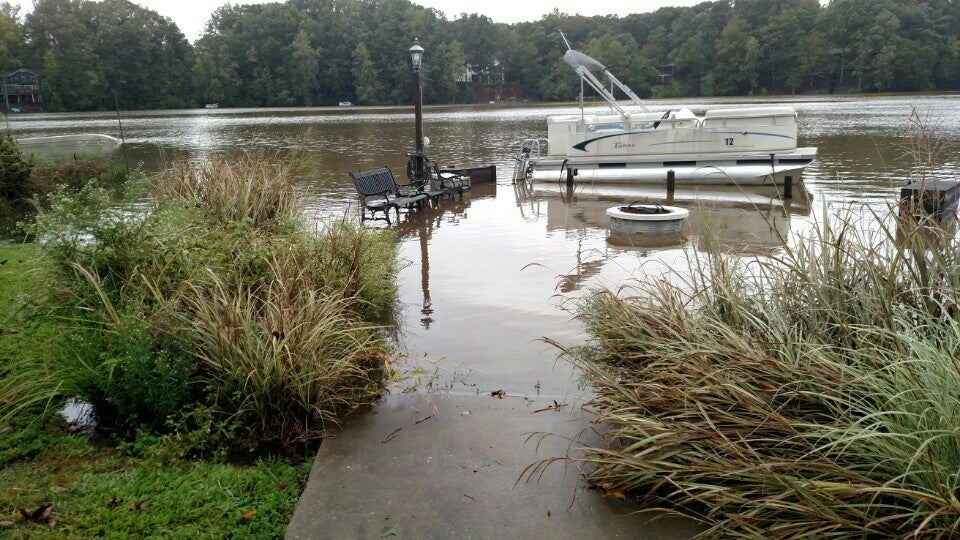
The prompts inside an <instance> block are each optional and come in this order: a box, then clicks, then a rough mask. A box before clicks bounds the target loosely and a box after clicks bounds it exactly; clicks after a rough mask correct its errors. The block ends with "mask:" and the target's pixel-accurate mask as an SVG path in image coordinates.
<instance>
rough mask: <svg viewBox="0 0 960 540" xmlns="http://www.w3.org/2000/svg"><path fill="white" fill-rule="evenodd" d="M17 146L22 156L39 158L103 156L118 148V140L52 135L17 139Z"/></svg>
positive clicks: (92, 135) (88, 136)
mask: <svg viewBox="0 0 960 540" xmlns="http://www.w3.org/2000/svg"><path fill="white" fill-rule="evenodd" d="M17 146H19V147H20V152H21V153H23V154H24V155H31V154H34V155H39V156H69V155H82V156H103V155H108V154H112V153H113V152H116V151H117V149H118V148H120V139H118V138H116V137H111V136H110V135H102V134H99V133H80V134H77V135H53V136H49V137H26V138H22V139H17Z"/></svg>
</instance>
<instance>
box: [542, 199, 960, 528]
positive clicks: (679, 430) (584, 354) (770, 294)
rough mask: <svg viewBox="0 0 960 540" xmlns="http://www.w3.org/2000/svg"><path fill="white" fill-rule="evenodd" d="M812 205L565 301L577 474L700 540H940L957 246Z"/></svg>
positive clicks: (931, 234)
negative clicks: (803, 221)
mask: <svg viewBox="0 0 960 540" xmlns="http://www.w3.org/2000/svg"><path fill="white" fill-rule="evenodd" d="M824 214H825V215H824V217H823V219H821V220H820V221H819V225H817V226H816V227H815V228H814V231H813V232H812V233H811V234H810V235H809V236H808V237H806V238H805V239H801V240H800V241H798V242H797V243H795V244H791V243H787V242H785V243H784V244H783V246H782V249H781V250H780V252H779V254H777V255H774V256H771V257H758V258H754V259H731V258H725V257H724V256H723V255H722V254H720V253H718V252H711V253H708V254H707V255H704V256H699V257H698V258H697V260H696V261H695V264H693V265H691V266H692V267H693V268H694V271H693V275H692V277H689V278H679V277H677V276H674V279H673V280H672V281H669V280H656V281H645V282H642V283H641V284H640V285H639V286H638V288H637V289H636V290H634V291H632V292H627V291H625V290H624V291H620V292H619V293H614V292H610V291H606V292H600V293H597V294H596V295H594V296H592V297H591V298H590V299H589V300H588V301H586V302H584V303H583V305H582V306H581V310H580V312H579V317H580V318H581V319H582V320H583V321H584V322H585V323H586V324H587V327H588V329H589V332H590V334H591V335H592V341H591V342H590V343H589V344H588V345H587V346H584V347H581V348H578V349H572V350H569V351H566V352H567V354H568V356H569V358H570V359H571V360H572V361H573V362H574V363H575V364H576V365H578V366H580V368H582V370H583V373H584V374H585V375H586V378H587V380H588V381H589V382H590V384H591V385H592V387H593V390H594V392H595V398H593V400H592V401H591V402H590V406H591V407H592V408H593V409H594V410H595V411H596V412H597V414H598V417H597V422H598V423H599V424H603V425H606V426H609V429H608V430H607V431H605V432H604V435H603V438H604V441H605V443H604V445H603V446H602V447H599V448H589V449H587V450H586V453H585V455H584V456H583V457H582V458H578V459H582V461H584V462H585V463H587V464H589V465H590V467H589V469H590V472H589V479H590V481H591V482H593V483H595V484H596V485H598V486H601V487H603V488H604V489H606V490H610V491H614V492H632V493H635V494H637V495H638V496H640V497H641V498H642V499H643V500H644V501H645V502H646V503H648V504H652V505H665V506H668V507H670V508H673V509H675V510H677V511H679V512H681V513H683V514H686V515H689V516H692V517H695V518H697V519H699V520H701V521H702V522H703V523H705V524H706V526H707V527H708V528H707V530H706V532H705V533H704V536H720V537H778V538H831V537H832V538H839V537H872V536H900V537H906V536H909V537H913V536H929V537H955V536H957V535H958V534H960V495H958V494H960V491H958V488H960V390H958V389H960V321H958V311H957V309H958V305H960V304H958V302H960V245H958V241H957V239H956V237H955V236H954V235H952V234H943V232H942V231H939V232H938V230H937V229H936V228H933V229H930V228H927V227H925V226H924V224H923V223H920V224H917V223H915V222H913V221H911V220H910V219H899V220H893V219H891V218H890V217H889V216H886V215H873V216H872V217H871V218H870V219H868V221H872V225H870V226H868V227H862V226H861V225H862V223H855V221H854V216H853V214H850V213H846V214H843V215H840V216H836V215H827V212H826V210H825V212H824ZM898 228H899V230H897V229H898ZM547 464H549V461H546V462H542V463H540V464H539V465H538V466H540V467H542V466H546V465H547Z"/></svg>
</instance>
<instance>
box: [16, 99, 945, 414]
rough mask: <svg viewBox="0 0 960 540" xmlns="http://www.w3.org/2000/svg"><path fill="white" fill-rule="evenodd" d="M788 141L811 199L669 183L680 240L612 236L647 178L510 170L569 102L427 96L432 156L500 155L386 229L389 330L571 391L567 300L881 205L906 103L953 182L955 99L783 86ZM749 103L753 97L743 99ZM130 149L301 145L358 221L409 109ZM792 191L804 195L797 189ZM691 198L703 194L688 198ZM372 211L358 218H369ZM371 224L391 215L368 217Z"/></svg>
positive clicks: (285, 122)
mask: <svg viewBox="0 0 960 540" xmlns="http://www.w3.org/2000/svg"><path fill="white" fill-rule="evenodd" d="M766 101H767V102H769V103H771V104H773V103H780V102H784V101H787V102H789V103H790V104H791V105H793V106H794V107H795V108H796V109H797V111H798V112H799V116H800V146H816V147H818V148H819V154H818V157H817V160H816V161H815V162H814V163H813V164H812V165H811V166H809V167H808V168H807V170H806V172H805V173H804V177H803V181H804V184H805V191H806V196H805V197H804V196H800V197H797V198H796V199H795V200H794V201H793V202H786V203H782V202H781V201H779V200H778V199H777V196H776V193H772V192H771V193H764V192H757V191H750V192H742V191H737V190H735V189H731V190H724V191H720V190H716V189H713V190H711V191H709V192H700V193H690V192H686V193H684V192H680V191H678V193H677V199H676V201H677V202H676V203H675V204H676V205H677V206H683V207H685V208H688V209H690V210H691V220H690V221H691V223H692V224H694V225H691V226H690V227H688V230H687V234H686V235H685V236H684V238H683V239H682V240H680V241H677V242H673V243H668V244H666V245H664V244H663V243H652V244H651V245H632V246H631V245H629V244H624V243H623V242H616V241H611V240H608V238H607V236H608V231H607V229H608V222H607V218H606V216H605V214H604V211H605V209H606V208H607V207H609V206H614V205H615V204H616V202H612V201H619V200H622V201H627V202H630V201H634V200H641V199H649V200H656V199H658V198H662V196H663V194H662V193H659V191H658V190H657V189H646V190H643V191H641V190H634V191H630V192H626V193H624V192H623V191H624V190H622V189H621V190H619V192H617V191H614V190H596V189H587V188H578V189H576V190H574V191H573V192H567V191H566V190H565V189H564V188H562V187H561V186H559V185H552V184H551V185H538V186H537V187H536V189H534V190H528V189H524V188H523V187H522V186H515V185H513V184H512V182H511V178H510V177H511V174H512V171H513V156H514V155H515V154H516V152H517V149H518V145H519V143H520V141H521V140H522V139H523V138H526V137H530V136H538V137H543V136H545V135H546V117H547V116H548V115H552V114H558V113H564V112H566V113H573V112H576V111H577V109H576V108H575V107H572V106H541V105H529V106H526V105H524V106H494V105H489V106H464V107H428V108H426V109H425V118H424V126H425V127H424V131H425V134H426V135H427V136H428V137H429V138H430V140H431V141H432V144H431V146H430V147H429V148H428V154H429V155H430V156H431V157H432V158H434V159H436V160H438V161H439V162H440V163H441V164H447V163H450V164H452V163H490V164H495V165H497V169H498V180H497V183H496V185H492V184H491V185H477V186H475V187H474V189H473V190H472V192H470V193H469V194H468V195H466V196H465V197H464V199H463V200H462V201H457V202H445V203H443V204H442V205H441V206H440V208H438V209H431V210H428V211H425V212H422V213H412V214H410V215H407V216H404V218H403V219H402V220H401V223H399V224H396V225H394V227H395V228H396V230H397V232H398V234H399V236H400V240H401V244H400V259H401V270H400V272H399V284H400V301H401V303H402V307H401V310H400V332H399V335H400V341H401V346H402V348H403V350H404V352H405V353H406V354H407V355H409V356H410V357H411V358H413V359H416V360H415V361H416V363H418V364H420V365H423V366H425V367H427V368H432V367H433V366H437V367H439V368H440V369H441V371H442V373H443V376H442V377H441V381H446V382H449V381H451V380H453V381H457V382H455V383H454V384H453V388H452V391H454V392H466V393H471V394H472V393H475V392H491V391H495V390H498V389H503V390H504V391H506V392H509V393H527V394H533V393H536V392H538V391H539V392H540V393H543V394H546V395H566V394H569V393H575V392H576V389H577V384H578V383H577V381H576V380H575V378H574V375H573V373H572V371H571V370H570V368H569V367H568V366H566V365H564V364H563V363H558V362H557V360H556V358H557V352H558V351H557V350H556V349H554V348H553V347H551V346H549V345H547V344H546V343H544V342H543V341H542V340H541V338H543V337H548V338H550V339H554V340H557V341H559V342H561V343H564V344H572V343H578V342H582V341H583V339H584V338H585V336H584V333H583V328H582V326H581V325H580V324H579V323H578V322H577V321H575V320H573V319H572V315H571V313H570V312H569V310H568V308H569V307H571V306H572V302H573V300H574V299H576V298H577V297H578V296H580V295H582V294H584V293H585V292H588V291H589V290H591V289H593V288H596V287H612V288H616V287H619V286H621V285H622V284H624V283H628V282H629V281H630V280H634V279H643V278H644V277H645V276H650V275H662V274H664V273H665V272H668V271H670V270H671V269H673V270H679V271H680V272H682V271H683V268H685V266H686V264H687V261H688V257H689V256H690V254H691V253H692V252H694V251H696V250H697V249H699V247H700V246H701V243H702V238H701V235H700V234H699V230H700V227H701V226H704V225H696V224H705V226H706V227H708V228H709V229H710V230H711V231H713V233H714V234H715V235H716V236H717V238H718V239H719V240H720V241H721V242H722V243H723V245H724V246H725V248H724V249H727V250H729V251H730V252H732V253H743V252H746V253H758V252H759V253H764V252H769V251H770V250H771V249H775V248H776V246H777V245H778V242H779V240H778V239H779V237H780V236H786V235H789V234H793V233H796V232H797V231H802V230H804V229H805V228H808V227H809V223H810V221H811V220H812V219H815V217H814V216H816V215H818V214H820V213H822V212H821V210H822V208H823V205H824V203H827V204H830V205H833V206H836V205H848V204H852V205H854V206H857V207H859V206H861V205H866V206H867V207H869V208H873V209H879V210H881V211H885V210H886V208H887V207H888V205H889V204H891V203H894V202H895V201H896V200H897V198H898V196H899V189H900V186H902V185H903V184H905V183H906V182H907V181H908V179H910V178H911V177H912V176H914V175H915V174H916V170H915V167H914V165H913V162H912V160H911V159H909V157H908V156H907V155H906V150H907V148H908V146H909V139H908V138H907V137H906V129H905V128H906V124H907V121H908V119H909V116H910V114H911V111H912V110H913V109H914V108H916V110H917V111H918V112H919V114H920V116H921V118H923V119H924V120H925V121H926V122H927V123H928V124H929V125H930V126H933V127H935V128H936V129H937V131H938V133H939V135H940V136H941V137H942V138H943V139H944V140H946V141H948V142H950V143H951V145H952V146H949V147H948V148H947V149H946V151H944V152H943V153H942V154H941V155H939V156H937V157H936V158H935V163H936V165H937V166H936V167H935V169H934V172H935V174H936V175H937V176H940V177H943V178H950V179H956V178H960V174H958V173H960V155H958V153H957V151H956V144H957V143H960V96H958V95H934V96H926V95H924V96H913V95H911V96H884V97H868V98H862V97H855V98H846V97H809V96H804V97H796V98H792V99H767V100H766ZM750 102H756V100H753V101H750ZM745 103H747V101H746V100H722V101H721V100H711V101H707V100H680V101H671V102H669V103H667V102H658V101H651V102H649V103H648V105H649V106H650V107H651V108H652V109H655V110H657V109H659V110H663V109H666V108H677V107H678V106H681V105H682V106H686V107H690V108H693V109H698V108H705V107H707V106H710V107H713V106H738V105H743V104H745ZM122 122H123V132H124V137H125V140H126V145H125V152H126V159H127V160H128V161H129V162H130V163H143V165H144V167H146V168H147V169H157V168H160V167H162V166H164V165H165V164H167V163H169V162H171V161H172V160H174V159H190V160H197V159H203V158H204V157H207V156H211V155H215V154H223V153H229V152H234V151H237V150H243V149H261V148H276V149H287V150H296V151H298V152H301V153H302V154H303V156H304V157H306V158H308V159H309V163H310V164H311V165H310V168H309V170H308V171H307V172H306V174H305V175H304V178H303V179H302V182H301V184H300V186H299V188H300V189H301V190H302V191H303V192H304V193H306V194H307V196H308V200H309V209H308V210H309V217H310V218H313V219H338V218H342V217H344V216H347V217H348V218H349V219H356V216H357V215H358V214H357V211H358V210H357V201H356V194H355V191H354V188H353V184H352V183H351V181H350V179H349V177H348V176H347V174H346V173H347V171H358V170H366V169H370V168H374V167H377V166H381V165H389V166H390V167H391V168H392V169H393V170H394V171H396V172H397V173H398V174H402V171H403V170H404V166H405V163H406V157H405V153H406V152H408V151H411V150H412V148H413V131H414V127H413V113H412V107H393V108H357V107H353V108H316V109H256V110H253V109H249V110H242V109H241V110H234V109H211V110H192V111H160V112H124V113H123V115H122ZM9 128H10V130H11V131H12V132H13V133H14V135H15V136H18V137H28V136H37V135H60V134H72V133H105V134H109V135H114V136H117V137H119V136H120V130H119V127H118V123H117V119H116V116H115V114H114V113H89V114H39V115H22V116H11V117H10V118H9ZM800 195H803V194H802V193H800ZM698 201H699V202H698ZM368 223H370V222H368ZM371 226H376V227H382V226H386V225H385V224H384V223H383V222H375V224H373V225H371Z"/></svg>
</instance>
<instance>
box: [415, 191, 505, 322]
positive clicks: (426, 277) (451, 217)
mask: <svg viewBox="0 0 960 540" xmlns="http://www.w3.org/2000/svg"><path fill="white" fill-rule="evenodd" d="M496 188H497V186H496V184H477V185H475V186H473V187H472V189H471V190H470V191H467V192H465V193H463V195H461V196H460V197H459V198H456V199H454V200H452V201H451V200H449V199H446V198H444V199H441V200H440V201H439V202H438V203H437V205H436V206H432V207H426V208H424V209H423V210H420V211H416V212H408V213H406V214H405V215H404V216H403V218H402V219H401V220H400V222H399V223H398V224H397V226H396V232H397V236H398V237H399V238H401V239H403V238H405V237H408V236H411V235H413V234H414V233H415V234H416V237H417V241H418V244H419V246H420V290H421V294H422V295H423V302H422V303H421V309H420V314H421V315H422V317H421V318H420V325H421V326H423V328H424V329H426V330H429V329H430V325H431V324H432V323H433V302H432V300H431V299H430V240H431V238H432V236H433V231H434V230H435V229H439V228H440V227H441V225H442V224H444V223H453V224H456V223H457V222H458V221H459V220H460V219H463V218H466V211H467V208H469V206H470V202H471V201H472V200H474V199H484V198H487V197H493V196H496Z"/></svg>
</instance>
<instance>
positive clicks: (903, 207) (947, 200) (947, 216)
mask: <svg viewBox="0 0 960 540" xmlns="http://www.w3.org/2000/svg"><path fill="white" fill-rule="evenodd" d="M958 199H960V182H956V181H953V180H919V181H917V182H913V183H911V184H908V185H906V186H904V187H902V188H900V217H901V218H903V217H907V216H910V217H912V218H914V219H916V220H919V219H921V218H924V217H929V218H932V219H933V220H935V221H936V222H937V223H939V224H941V225H946V224H949V223H951V222H952V221H953V220H955V219H956V216H957V212H956V209H957V200H958Z"/></svg>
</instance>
